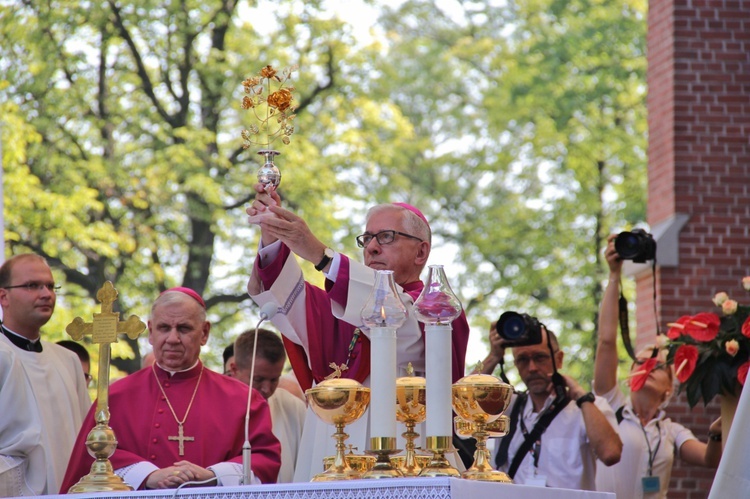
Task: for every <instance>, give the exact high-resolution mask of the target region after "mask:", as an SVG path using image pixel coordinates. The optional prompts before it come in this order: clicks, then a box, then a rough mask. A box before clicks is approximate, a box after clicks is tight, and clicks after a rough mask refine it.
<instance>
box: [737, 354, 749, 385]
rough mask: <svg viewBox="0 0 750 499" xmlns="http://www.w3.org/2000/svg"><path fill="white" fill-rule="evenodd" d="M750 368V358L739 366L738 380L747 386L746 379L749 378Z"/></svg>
mask: <svg viewBox="0 0 750 499" xmlns="http://www.w3.org/2000/svg"><path fill="white" fill-rule="evenodd" d="M748 369H750V360H748V361H747V362H745V363H744V364H742V365H741V366H740V367H738V368H737V381H739V382H740V385H742V386H745V380H746V379H747V370H748Z"/></svg>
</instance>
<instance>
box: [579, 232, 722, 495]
mask: <svg viewBox="0 0 750 499" xmlns="http://www.w3.org/2000/svg"><path fill="white" fill-rule="evenodd" d="M633 234H635V235H633ZM639 241H640V242H639ZM655 256H656V243H655V242H654V240H653V238H652V237H651V235H650V234H646V233H645V232H644V231H639V232H636V231H633V232H623V233H620V234H618V235H614V234H612V235H610V236H609V238H608V240H607V248H606V250H605V258H606V259H607V264H608V265H609V281H608V283H607V287H606V289H605V291H604V297H603V299H602V303H601V308H600V311H599V339H598V345H597V349H596V361H595V364H594V383H593V387H594V392H595V393H596V394H597V395H600V396H602V397H604V398H605V399H606V400H607V402H609V404H610V406H611V407H612V408H613V409H614V410H615V415H616V417H617V422H618V426H617V428H618V432H619V434H620V437H621V439H622V442H623V449H622V459H621V460H620V462H619V463H618V464H616V465H615V466H612V467H609V468H604V467H599V468H597V472H596V485H597V490H600V491H603V492H615V493H616V494H617V497H618V499H631V498H642V497H649V498H663V497H666V495H667V490H668V488H669V480H670V476H671V474H672V464H673V462H674V457H675V454H678V455H679V456H680V458H682V459H683V460H684V461H686V462H688V463H690V464H697V465H702V466H708V467H716V466H717V465H718V462H719V459H720V457H721V422H720V420H716V421H714V422H713V423H712V424H711V426H710V427H709V430H708V444H705V443H703V442H701V441H699V440H698V439H697V438H695V435H693V433H692V432H691V431H690V430H689V429H687V428H685V427H684V426H682V425H680V424H678V423H675V422H674V421H672V420H671V419H669V418H668V417H667V416H666V414H665V412H664V408H665V407H666V406H667V404H668V403H669V400H670V398H671V396H672V393H673V391H674V372H673V369H672V366H670V365H669V364H668V363H667V349H666V348H660V347H659V342H658V341H657V344H656V346H654V345H651V346H649V347H646V348H644V349H643V350H641V351H640V352H638V353H637V354H633V353H632V348H631V347H630V346H629V337H628V335H627V334H626V333H627V329H625V331H624V335H623V339H624V341H625V343H626V349H628V350H629V352H631V353H630V355H632V356H634V357H635V360H634V361H633V363H632V364H631V366H630V374H629V377H628V378H629V385H630V397H629V398H627V397H626V396H625V394H624V393H623V392H622V390H621V389H620V387H619V385H618V383H617V365H618V363H619V358H618V355H617V325H618V321H619V317H620V314H621V313H623V314H625V315H624V320H625V321H627V315H626V314H627V306H626V305H625V304H624V303H623V306H622V308H623V310H620V306H619V304H618V303H619V300H620V278H621V275H622V264H623V261H624V260H633V261H634V262H636V261H639V262H645V261H647V260H653V259H654V258H655ZM657 340H658V338H657Z"/></svg>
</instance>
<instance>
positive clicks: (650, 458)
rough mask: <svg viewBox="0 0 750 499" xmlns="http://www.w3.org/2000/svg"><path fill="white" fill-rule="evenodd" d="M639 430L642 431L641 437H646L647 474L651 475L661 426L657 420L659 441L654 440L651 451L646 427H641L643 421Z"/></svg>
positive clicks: (659, 443)
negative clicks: (654, 445) (653, 446)
mask: <svg viewBox="0 0 750 499" xmlns="http://www.w3.org/2000/svg"><path fill="white" fill-rule="evenodd" d="M641 430H642V431H643V438H645V439H646V446H648V476H653V475H654V461H655V460H656V453H657V452H659V447H661V427H660V426H659V422H658V421H657V422H656V430H657V431H658V432H659V441H658V442H656V448H655V449H654V451H653V452H651V442H649V441H648V435H647V434H646V428H644V427H643V423H641Z"/></svg>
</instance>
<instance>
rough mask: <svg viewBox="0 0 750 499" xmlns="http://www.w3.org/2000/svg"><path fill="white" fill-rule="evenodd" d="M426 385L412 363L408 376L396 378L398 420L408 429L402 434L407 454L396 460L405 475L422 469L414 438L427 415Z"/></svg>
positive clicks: (410, 474)
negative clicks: (415, 371)
mask: <svg viewBox="0 0 750 499" xmlns="http://www.w3.org/2000/svg"><path fill="white" fill-rule="evenodd" d="M426 386H427V383H426V380H425V379H424V378H423V377H421V376H414V369H413V368H412V366H411V363H410V364H409V366H408V367H407V369H406V376H404V377H402V378H398V379H397V380H396V420H397V421H399V422H401V423H404V425H405V426H406V431H405V432H404V433H402V434H401V436H402V437H404V439H406V445H405V448H406V454H405V456H403V459H397V460H396V462H397V463H398V465H399V469H400V470H401V473H403V475H404V476H418V475H419V472H420V471H422V465H420V464H419V462H418V460H417V453H416V451H415V446H414V440H416V438H417V437H418V436H419V433H417V432H415V431H414V427H415V426H416V425H417V424H419V423H421V422H423V421H424V420H425V418H426V417H427V409H426V407H425V396H426V395H425V394H426V391H425V390H426ZM391 460H394V458H391Z"/></svg>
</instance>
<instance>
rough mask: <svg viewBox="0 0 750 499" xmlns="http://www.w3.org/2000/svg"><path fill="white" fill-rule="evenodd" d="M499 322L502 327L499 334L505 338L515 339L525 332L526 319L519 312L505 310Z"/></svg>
mask: <svg viewBox="0 0 750 499" xmlns="http://www.w3.org/2000/svg"><path fill="white" fill-rule="evenodd" d="M499 322H501V327H502V329H501V330H500V336H502V337H503V338H505V339H506V340H510V341H513V340H517V339H519V338H521V337H522V336H523V335H524V333H525V332H526V320H525V319H524V317H523V316H522V315H521V314H516V313H514V312H506V313H505V314H503V317H501V320H500V321H499Z"/></svg>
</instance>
